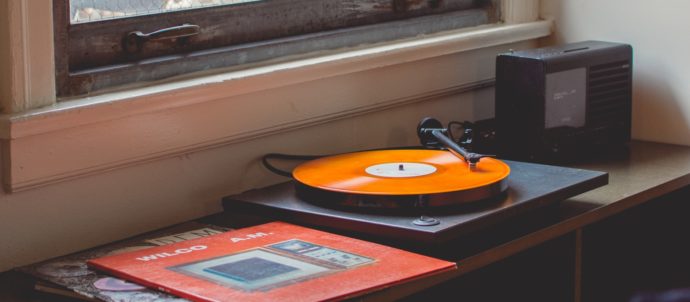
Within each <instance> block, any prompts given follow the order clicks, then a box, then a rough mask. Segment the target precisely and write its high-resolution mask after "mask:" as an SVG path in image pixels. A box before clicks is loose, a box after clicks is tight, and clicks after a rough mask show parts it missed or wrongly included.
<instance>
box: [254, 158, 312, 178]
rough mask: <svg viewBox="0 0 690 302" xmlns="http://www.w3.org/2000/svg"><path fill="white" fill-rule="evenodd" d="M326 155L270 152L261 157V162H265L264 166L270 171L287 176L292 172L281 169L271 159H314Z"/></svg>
mask: <svg viewBox="0 0 690 302" xmlns="http://www.w3.org/2000/svg"><path fill="white" fill-rule="evenodd" d="M324 156H325V155H292V154H282V153H268V154H266V155H264V156H263V157H262V158H261V163H263V165H264V167H266V169H268V170H269V171H271V172H273V173H275V174H278V175H280V176H285V177H292V172H288V171H285V170H281V169H278V168H276V167H275V166H273V165H272V164H271V163H270V162H269V159H282V160H312V159H317V158H320V157H324Z"/></svg>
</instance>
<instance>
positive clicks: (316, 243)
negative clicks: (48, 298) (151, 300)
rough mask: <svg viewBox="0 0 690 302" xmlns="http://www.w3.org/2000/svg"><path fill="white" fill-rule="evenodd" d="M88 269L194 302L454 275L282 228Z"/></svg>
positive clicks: (329, 296) (429, 262)
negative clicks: (435, 275) (443, 273)
mask: <svg viewBox="0 0 690 302" xmlns="http://www.w3.org/2000/svg"><path fill="white" fill-rule="evenodd" d="M88 264H89V265H90V266H92V267H94V268H96V269H99V270H102V271H105V272H107V273H109V274H112V275H114V276H119V277H121V278H123V279H127V280H129V281H132V282H133V283H136V284H142V285H145V286H148V287H151V288H156V289H159V290H163V291H166V292H170V293H172V294H175V295H177V296H180V297H183V298H187V299H190V300H194V301H289V300H294V299H295V297H299V298H300V299H301V300H304V301H323V300H340V299H345V298H348V297H353V296H356V295H360V294H364V293H367V292H370V291H373V290H376V289H379V288H383V287H386V286H390V285H394V284H397V283H400V282H403V281H406V280H412V279H416V278H420V277H423V276H428V275H432V274H436V273H441V272H444V271H449V270H453V269H455V268H456V265H455V263H453V262H448V261H443V260H440V259H435V258H431V257H427V256H424V255H419V254H415V253H411V252H407V251H404V250H400V249H396V248H392V247H388V246H383V245H379V244H376V243H372V242H367V241H363V240H358V239H354V238H350V237H345V236H340V235H335V234H330V233H326V232H322V231H318V230H314V229H310V228H305V227H301V226H296V225H292V224H288V223H284V222H271V223H267V224H263V225H259V226H254V227H249V228H244V229H239V230H234V231H230V232H226V233H222V234H218V235H213V236H209V237H205V238H200V239H195V240H190V241H185V242H180V243H175V244H172V245H168V246H162V247H156V248H152V249H147V250H141V251H133V252H129V253H124V254H119V255H114V256H107V257H103V258H97V259H92V260H89V261H88ZM334 284H337V285H338V286H333V285H334ZM326 289H327V290H326Z"/></svg>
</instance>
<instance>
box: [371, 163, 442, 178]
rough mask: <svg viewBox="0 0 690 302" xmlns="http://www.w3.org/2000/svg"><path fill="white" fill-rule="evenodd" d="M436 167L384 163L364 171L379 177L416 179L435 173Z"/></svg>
mask: <svg viewBox="0 0 690 302" xmlns="http://www.w3.org/2000/svg"><path fill="white" fill-rule="evenodd" d="M436 170H437V169H436V167H434V166H433V165H429V164H422V163H400V162H398V163H384V164H377V165H373V166H369V167H367V168H366V169H364V171H365V172H367V173H368V174H370V175H373V176H379V177H417V176H424V175H428V174H431V173H434V172H436Z"/></svg>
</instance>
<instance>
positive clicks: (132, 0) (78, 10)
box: [69, 0, 260, 24]
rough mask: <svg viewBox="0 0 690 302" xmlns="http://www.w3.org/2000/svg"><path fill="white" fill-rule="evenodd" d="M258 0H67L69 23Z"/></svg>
mask: <svg viewBox="0 0 690 302" xmlns="http://www.w3.org/2000/svg"><path fill="white" fill-rule="evenodd" d="M256 1H260V0H69V6H70V16H71V20H70V23H72V24H75V23H84V22H94V21H102V20H109V19H117V18H126V17H135V16H142V15H151V14H159V13H165V12H171V11H179V10H188V9H195V8H204V7H210V6H220V5H230V4H239V3H246V2H256Z"/></svg>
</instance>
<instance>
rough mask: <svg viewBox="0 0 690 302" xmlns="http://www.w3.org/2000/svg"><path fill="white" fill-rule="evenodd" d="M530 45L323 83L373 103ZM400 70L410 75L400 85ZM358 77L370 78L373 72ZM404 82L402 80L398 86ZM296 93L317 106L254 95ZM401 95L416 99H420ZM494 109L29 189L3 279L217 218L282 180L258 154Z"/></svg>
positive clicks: (285, 140) (382, 121) (462, 110)
mask: <svg viewBox="0 0 690 302" xmlns="http://www.w3.org/2000/svg"><path fill="white" fill-rule="evenodd" d="M535 45H536V42H535V41H532V42H523V43H516V44H510V45H504V46H497V47H493V48H488V49H482V50H474V51H469V52H465V53H462V54H456V55H448V56H442V57H437V58H433V59H427V60H423V61H417V62H410V63H406V64H403V65H405V66H404V68H403V67H401V66H397V67H385V68H389V70H388V72H386V70H376V69H374V70H370V71H365V72H368V73H372V74H375V75H385V74H391V75H393V74H395V76H391V77H388V78H387V77H385V76H379V77H377V82H376V83H371V84H373V85H374V86H375V87H373V86H372V87H370V86H371V84H368V86H366V87H368V88H366V87H365V88H366V89H364V88H362V87H361V86H357V85H354V86H353V85H352V84H353V83H351V82H352V81H353V77H357V75H349V76H343V77H341V78H340V79H330V80H327V82H332V81H334V80H340V81H343V85H344V86H345V87H352V89H357V91H351V95H353V96H357V97H373V96H380V95H382V94H381V93H380V92H377V91H375V90H376V88H377V87H378V88H379V89H380V87H388V88H387V89H395V87H406V88H409V87H410V86H417V87H420V90H423V89H424V87H427V88H429V87H433V86H434V85H433V83H429V85H420V82H424V81H427V82H428V81H436V80H437V79H436V76H437V75H438V73H437V74H430V72H425V70H428V69H433V70H434V71H436V72H441V70H439V69H441V68H442V69H444V70H443V72H449V73H451V74H452V73H456V72H457V73H461V74H463V75H475V76H476V77H478V78H479V79H486V78H490V77H491V76H492V74H493V72H494V62H495V55H496V54H497V53H498V52H504V51H507V50H508V49H510V48H513V49H525V48H529V47H534V46H535ZM400 72H404V73H405V74H407V75H405V76H402V77H401V75H400V74H399V73H400ZM360 76H361V77H364V78H370V77H371V74H367V75H360ZM401 78H403V79H405V81H406V82H399V81H400V79H401ZM348 81H349V82H348ZM390 81H395V83H389V82H390ZM412 81H415V83H413V82H412ZM310 85H314V84H310ZM316 85H318V82H317V84H316ZM348 85H349V86H348ZM310 88H312V89H310ZM281 89H282V90H281ZM295 89H300V90H301V92H300V95H302V96H303V97H309V98H316V99H319V100H323V98H324V96H323V95H322V94H319V91H320V90H319V89H313V87H310V86H309V85H306V86H305V87H302V88H299V87H284V88H278V89H277V90H276V91H267V92H259V93H257V94H258V95H261V94H265V93H274V94H276V95H281V91H282V92H283V93H286V94H290V93H294V90H295ZM372 89H373V90H372ZM314 91H316V92H314ZM399 91H407V90H405V89H400V90H399ZM355 92H356V93H355ZM408 93H410V94H411V95H410V96H413V95H419V94H423V93H424V91H415V92H408ZM383 95H385V94H383ZM403 97H404V96H403ZM251 98H252V96H251V95H242V96H238V97H237V101H243V102H247V101H251ZM323 101H327V100H323ZM372 101H374V100H372ZM492 101H493V89H490V88H489V89H482V90H476V91H472V92H469V93H463V94H461V95H451V96H447V97H442V98H437V99H430V100H425V101H422V102H418V103H412V104H407V105H404V106H399V107H394V108H389V109H386V110H383V111H378V112H372V113H369V114H366V115H361V116H353V117H350V118H346V119H342V120H337V121H333V122H329V123H326V124H322V125H319V126H315V127H307V128H302V129H299V130H295V131H292V132H286V133H282V134H278V135H272V136H266V137H262V138H258V139H254V140H249V141H246V142H243V143H239V144H233V145H226V146H220V147H217V148H213V149H207V150H204V151H200V152H193V153H189V154H186V155H184V156H179V157H174V158H167V159H162V160H157V161H153V162H148V163H145V164H140V165H136V166H132V167H127V168H120V169H115V170H112V171H109V172H106V173H101V174H96V175H93V176H89V177H84V178H79V179H75V180H70V181H65V182H61V183H58V184H54V185H48V186H44V187H40V188H37V189H31V190H28V191H22V192H17V193H13V194H3V193H0V271H4V270H7V269H10V268H12V267H16V266H20V265H24V264H28V263H31V262H36V261H39V260H42V259H46V258H48V257H54V256H58V255H63V254H67V253H70V252H73V251H77V250H80V249H84V248H88V247H93V246H95V245H98V244H103V243H107V242H110V241H113V240H116V239H122V238H124V237H127V236H131V235H134V234H136V233H139V232H143V231H147V230H152V229H155V228H159V227H163V226H166V225H170V224H173V223H177V222H181V221H184V220H189V219H193V218H197V217H201V216H203V215H208V214H212V213H216V212H218V211H221V210H222V209H221V207H220V199H221V197H223V196H225V195H229V194H231V193H238V192H241V191H243V190H246V189H250V188H257V187H262V186H266V185H268V184H272V183H276V182H280V181H286V179H285V178H282V177H279V176H275V175H272V174H271V173H270V172H267V171H266V170H265V169H264V168H263V167H262V166H261V165H260V164H259V159H260V157H261V155H263V154H265V153H268V152H283V153H291V154H305V153H306V154H328V153H335V152H345V151H352V150H359V149H367V148H374V147H384V146H401V145H416V144H418V141H417V137H416V133H415V131H416V126H417V123H418V121H419V120H420V119H421V118H422V117H425V116H434V117H437V118H439V119H440V120H442V121H444V122H447V121H450V120H451V119H454V120H471V119H473V118H475V117H479V118H486V117H490V116H491V115H492V112H489V111H490V108H492V106H487V105H486V104H487V103H490V102H492ZM487 108H489V109H487ZM266 110H271V108H266ZM123 143H126V142H123ZM66 160H69V159H66Z"/></svg>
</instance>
